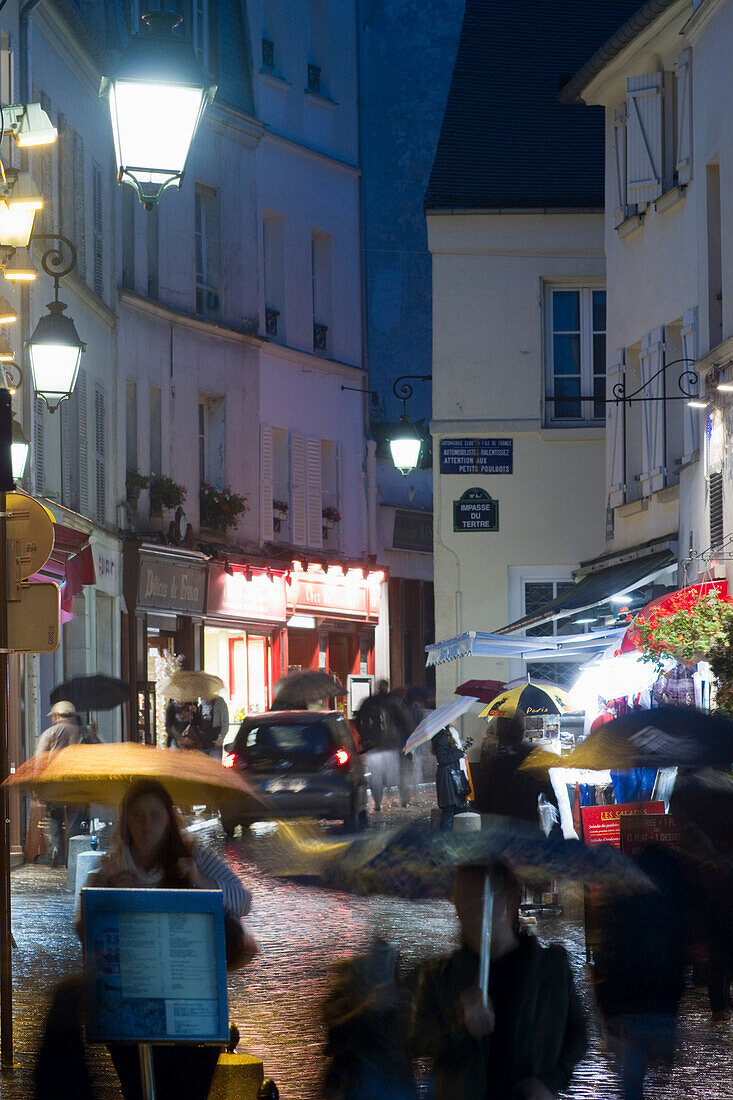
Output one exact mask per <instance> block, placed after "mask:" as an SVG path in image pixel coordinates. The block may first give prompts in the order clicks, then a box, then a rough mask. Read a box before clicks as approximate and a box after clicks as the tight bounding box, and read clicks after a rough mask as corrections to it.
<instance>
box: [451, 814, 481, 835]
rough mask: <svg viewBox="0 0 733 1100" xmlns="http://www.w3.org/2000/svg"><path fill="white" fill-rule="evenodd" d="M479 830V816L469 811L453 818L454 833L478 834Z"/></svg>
mask: <svg viewBox="0 0 733 1100" xmlns="http://www.w3.org/2000/svg"><path fill="white" fill-rule="evenodd" d="M480 830H481V814H475V813H473V812H472V811H471V810H467V811H466V813H463V814H456V816H455V817H454V818H453V832H454V833H478V832H480Z"/></svg>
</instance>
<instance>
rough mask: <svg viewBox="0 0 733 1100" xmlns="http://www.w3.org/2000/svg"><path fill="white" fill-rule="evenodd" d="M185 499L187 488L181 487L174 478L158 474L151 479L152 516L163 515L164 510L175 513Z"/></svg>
mask: <svg viewBox="0 0 733 1100" xmlns="http://www.w3.org/2000/svg"><path fill="white" fill-rule="evenodd" d="M185 499H186V490H185V488H184V487H183V485H179V484H178V482H177V481H174V480H173V478H172V477H164V476H163V474H157V475H156V476H155V477H153V478H151V479H150V513H151V515H156V516H160V515H162V514H163V509H164V508H167V509H168V510H169V511H173V510H174V509H175V508H178V506H179V505H180V504H183V502H184V500H185Z"/></svg>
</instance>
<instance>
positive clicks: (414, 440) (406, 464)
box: [389, 374, 433, 477]
mask: <svg viewBox="0 0 733 1100" xmlns="http://www.w3.org/2000/svg"><path fill="white" fill-rule="evenodd" d="M408 378H409V379H411V380H412V381H418V382H432V379H433V376H432V374H403V375H401V376H400V377H399V378H398V379H396V381H395V384H394V385H393V387H392V392H393V393H394V395H395V397H399V399H400V401H401V402H402V416H401V417H400V423H399V427H398V428H397V429H396V431H395V432H394V433H393V434H392V435H391V436H390V437H389V449H390V453H391V455H392V461H393V463H394V464H395V467H396V469H398V470H399V471H400V473H401V474H402V476H403V477H407V475H408V474H410V473H412V471H413V470H414V469H416V468H417V464H418V462H419V461H420V451H421V450H422V436H421V435H420V433H419V431H418V430H417V425H416V424H414V423H413V422H412V421H411V420H410V417H409V416H408V415H407V402H408V400H409V399H410V398H411V397H412V395H413V393H414V392H415V391H414V389H413V387H412V386H411V385H410V383H409V382H407V381H405V380H406V379H408Z"/></svg>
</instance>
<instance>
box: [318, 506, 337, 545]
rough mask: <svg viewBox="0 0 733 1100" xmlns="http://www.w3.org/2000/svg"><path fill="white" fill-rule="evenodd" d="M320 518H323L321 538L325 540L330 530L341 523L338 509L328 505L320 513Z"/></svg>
mask: <svg viewBox="0 0 733 1100" xmlns="http://www.w3.org/2000/svg"><path fill="white" fill-rule="evenodd" d="M321 516H322V517H323V537H324V539H326V538H328V532H329V531H330V530H331V528H333V527H335V526H336V524H337V523H340V522H341V513H340V512H339V510H338V508H334V507H333V505H332V504H329V505H328V506H327V507H326V508H324V509H323V511H322V512H321Z"/></svg>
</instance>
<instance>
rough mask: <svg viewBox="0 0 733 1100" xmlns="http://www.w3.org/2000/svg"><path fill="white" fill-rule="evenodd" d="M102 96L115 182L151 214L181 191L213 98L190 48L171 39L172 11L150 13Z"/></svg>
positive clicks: (105, 81) (103, 86)
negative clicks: (169, 191) (173, 190)
mask: <svg viewBox="0 0 733 1100" xmlns="http://www.w3.org/2000/svg"><path fill="white" fill-rule="evenodd" d="M142 21H143V24H144V26H143V29H142V30H141V31H140V33H139V34H136V35H135V37H134V38H133V39H132V40H131V41H130V44H129V45H128V47H127V49H126V50H125V52H124V53H123V55H122V57H121V59H120V62H119V64H118V66H117V69H116V70H115V72H114V74H113V75H112V76H105V77H103V78H102V84H101V87H100V91H99V94H100V95H106V96H108V98H109V111H110V117H111V120H112V136H113V138H114V144H115V155H116V158H117V181H118V183H129V184H130V185H131V186H132V187H134V188H135V190H136V191H137V193H138V196H139V198H140V202H142V203H143V205H144V206H145V209H146V210H152V209H153V207H154V206H155V204H156V203H157V202H158V200H159V199H160V197H161V195H162V194H163V192H164V191H165V190H166V188H168V187H178V188H180V186H181V182H182V180H183V170H184V168H185V166H186V158H187V156H188V151H189V149H190V147H191V142H192V141H193V137H194V134H195V133H196V128H197V126H198V124H199V122H200V121H201V117H202V115H203V113H204V111H205V110H206V108H207V106H208V105H209V103H211V101H212V100H213V98H214V95H215V93H216V85H215V84H212V83H211V82H210V81H207V80H206V79H205V77H204V76H203V73H202V72H201V66H200V65H199V63H198V60H197V58H196V55H195V53H194V52H193V48H192V46H191V44H190V42H187V41H185V40H184V39H183V38H180V37H178V36H176V35H174V34H173V29H174V27H177V26H178V24H179V23H180V22H181V17H180V16H179V15H177V14H176V13H175V12H169V11H155V12H148V13H147V14H146V15H143V17H142Z"/></svg>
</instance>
